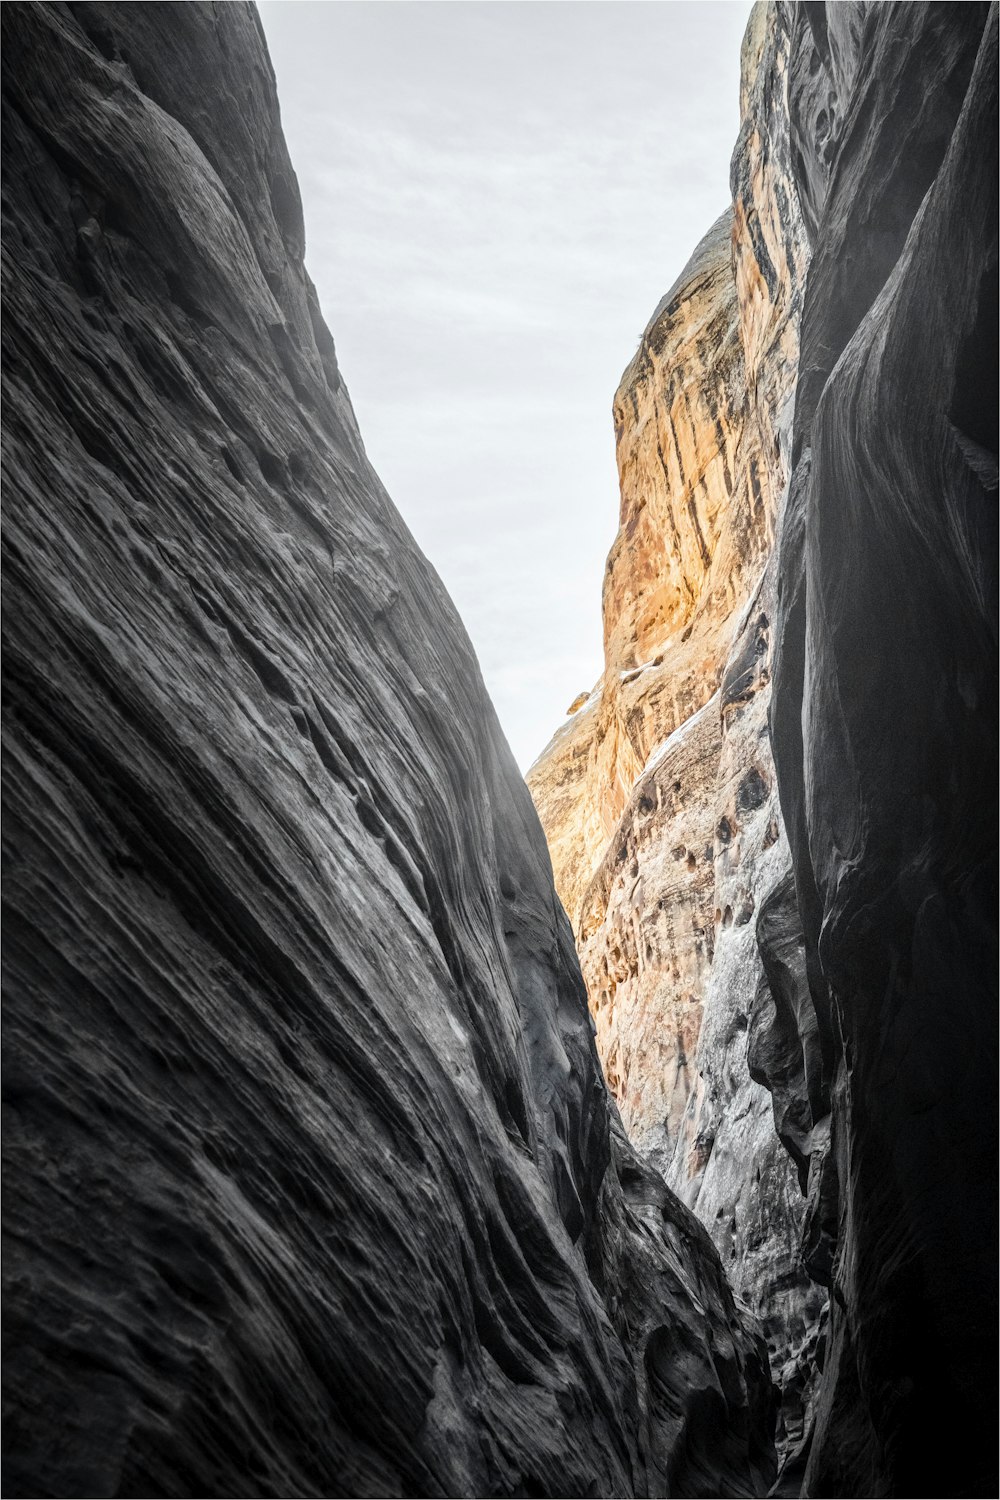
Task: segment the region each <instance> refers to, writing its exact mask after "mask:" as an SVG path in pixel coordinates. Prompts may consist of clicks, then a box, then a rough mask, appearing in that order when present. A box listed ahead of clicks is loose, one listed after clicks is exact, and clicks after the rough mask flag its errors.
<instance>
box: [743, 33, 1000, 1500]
mask: <svg viewBox="0 0 1000 1500" xmlns="http://www.w3.org/2000/svg"><path fill="white" fill-rule="evenodd" d="M790 76H791V84H790V90H789V96H790V100H791V124H792V134H793V139H794V140H795V141H796V143H797V145H796V179H797V183H798V186H799V192H800V199H801V200H802V201H803V202H808V204H809V205H810V208H809V214H808V220H809V224H810V235H811V239H812V244H813V255H812V264H811V267H810V271H809V279H808V284H807V290H806V297H805V305H804V311H803V318H802V353H801V369H800V374H799V379H798V384H797V389H796V405H795V423H794V448H795V455H796V459H797V465H796V469H795V473H794V476H793V479H792V484H791V489H790V493H789V498H788V503H787V507H786V510H785V515H784V519H783V523H782V538H781V546H780V555H779V568H778V582H777V597H778V610H777V617H776V640H777V649H776V660H775V671H774V684H775V685H774V696H773V698H772V704H771V728H772V737H773V745H774V758H775V762H776V765H777V771H778V779H779V785H780V793H781V805H782V809H783V811H784V814H785V822H786V826H787V828H788V836H789V841H790V844H791V849H792V855H793V864H794V886H793V887H792V886H789V884H788V883H787V882H785V884H784V885H783V886H782V887H781V888H777V889H776V890H775V891H774V893H772V895H770V896H769V897H768V900H767V902H766V904H765V906H764V908H763V909H762V911H761V914H760V918H759V923H758V936H759V940H760V945H761V951H762V954H763V957H764V961H765V965H766V968H767V971H768V976H769V979H770V980H771V985H770V990H771V997H772V999H771V1006H772V1014H773V1016H774V1017H775V1019H776V1024H775V1025H773V1026H770V1025H765V1026H764V1027H763V1028H762V1031H761V1034H760V1036H759V1038H758V1045H757V1047H756V1050H755V1067H756V1071H757V1072H758V1074H759V1076H761V1077H762V1078H767V1079H768V1080H769V1081H770V1084H771V1087H772V1088H773V1089H774V1096H775V1115H776V1119H777V1121H778V1124H779V1129H780V1130H781V1132H782V1137H783V1139H784V1140H785V1141H786V1143H787V1145H788V1147H789V1149H790V1151H791V1152H792V1153H793V1154H794V1156H795V1157H796V1159H797V1160H798V1161H799V1163H800V1165H801V1166H802V1168H803V1170H804V1172H805V1174H806V1176H807V1182H808V1189H809V1208H808V1214H807V1219H806V1236H805V1250H806V1254H807V1257H808V1260H809V1263H810V1266H811V1269H812V1270H813V1273H814V1274H815V1275H816V1276H817V1277H818V1278H819V1279H821V1280H823V1281H826V1282H827V1283H828V1284H829V1285H830V1287H831V1314H830V1333H829V1343H828V1348H827V1352H826V1357H825V1367H824V1372H823V1380H822V1386H821V1394H820V1400H819V1405H818V1411H817V1418H816V1424H815V1433H814V1436H813V1439H812V1446H811V1452H808V1450H807V1447H805V1446H804V1447H803V1451H802V1454H801V1455H800V1469H802V1468H804V1490H803V1493H805V1494H809V1495H921V1496H924V1495H953V1496H970V1495H976V1496H987V1495H994V1494H995V1493H996V1484H997V1474H996V1445H995V1442H994V1438H993V1429H994V1427H995V1415H996V1344H995V1324H996V1164H995V1120H996V1073H997V1070H996V977H997V975H996V758H997V714H996V682H997V652H996V605H997V593H996V583H997V572H996V563H997V536H996V507H997V399H996V389H997V387H996V372H997V358H996V332H997V313H996V287H997V192H996V189H997V183H996V132H997V20H996V8H995V7H993V8H992V10H991V11H989V12H987V9H986V7H985V6H984V5H972V4H970V5H961V6H956V5H945V4H932V5H914V6H910V5H875V6H870V7H866V6H844V5H826V6H823V5H816V6H807V7H805V6H803V7H800V8H799V15H798V21H797V32H796V38H795V45H794V47H793V53H792V58H791V75H790ZM793 896H794V899H793ZM957 1433H960V1434H961V1438H960V1440H959V1441H957V1442H955V1441H952V1440H951V1435H954V1434H957ZM946 1434H948V1435H949V1436H947V1437H946V1436H945V1435H946ZM785 1492H787V1493H794V1492H795V1491H794V1490H786V1491H785Z"/></svg>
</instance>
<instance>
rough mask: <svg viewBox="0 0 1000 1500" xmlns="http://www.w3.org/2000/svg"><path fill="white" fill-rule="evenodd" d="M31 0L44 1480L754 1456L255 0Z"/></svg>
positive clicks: (590, 1490) (42, 1485)
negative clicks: (308, 256)
mask: <svg viewBox="0 0 1000 1500" xmlns="http://www.w3.org/2000/svg"><path fill="white" fill-rule="evenodd" d="M2 22H3V66H4V79H3V126H4V131H5V141H4V236H3V255H4V262H3V278H4V280H3V286H4V298H5V316H4V325H3V355H4V433H3V439H4V450H3V465H4V467H3V477H4V492H3V498H4V538H3V541H4V575H5V580H4V581H5V586H4V595H3V606H4V655H3V671H4V691H5V706H4V721H3V733H4V769H3V776H4V823H3V847H4V861H5V884H4V899H5V912H4V939H5V941H4V964H5V980H4V982H5V994H6V1000H5V1022H6V1026H5V1053H4V1065H5V1091H4V1139H3V1145H4V1188H5V1220H4V1228H5V1234H6V1237H7V1246H6V1251H5V1256H4V1264H3V1270H4V1285H5V1313H6V1328H5V1334H6V1339H7V1353H6V1355H5V1480H4V1485H5V1493H6V1494H8V1495H10V1496H15V1495H23V1496H28V1495H31V1496H37V1495H42V1494H45V1495H81V1496H84V1495H86V1496H99V1495H123V1496H130V1495H131V1496H134V1495H223V1494H226V1495H234V1494H238V1495H282V1496H289V1495H314V1496H321V1495H348V1494H350V1495H393V1494H454V1495H468V1494H477V1495H487V1494H497V1495H511V1496H514V1495H546V1494H547V1495H602V1496H603V1495H632V1494H664V1493H673V1494H679V1495H720V1494H733V1495H737V1494H745V1495H750V1494H758V1493H760V1492H761V1490H762V1489H763V1488H765V1487H766V1485H767V1483H768V1482H769V1480H770V1477H771V1475H772V1473H773V1452H772V1449H771V1445H770V1437H769V1424H770V1420H771V1414H770V1402H771V1392H770V1386H769V1384H768V1381H767V1375H766V1359H765V1354H764V1350H763V1345H762V1343H761V1341H760V1339H759V1337H758V1335H757V1334H756V1332H755V1330H754V1328H753V1326H752V1323H751V1321H750V1319H749V1318H748V1317H747V1316H746V1315H745V1314H744V1313H743V1312H741V1311H739V1310H738V1309H737V1308H736V1306H735V1305H734V1302H733V1299H732V1296H731V1294H730V1291H729V1288H728V1286H727V1284H726V1281H725V1278H724V1275H723V1273H722V1270H721V1268H720V1264H719V1260H718V1257H717V1255H716V1253H715V1251H714V1249H713V1248H712V1246H711V1243H710V1241H709V1239H708V1236H707V1235H706V1233H705V1232H704V1230H703V1229H702V1228H701V1226H700V1225H699V1224H698V1223H697V1221H696V1220H695V1219H694V1218H693V1216H692V1215H690V1214H689V1213H688V1212H687V1210H686V1209H684V1208H683V1207H682V1206H681V1205H680V1204H679V1202H678V1201H677V1200H676V1199H675V1198H674V1197H673V1196H672V1195H671V1194H670V1193H669V1192H668V1191H667V1189H666V1188H665V1187H664V1186H663V1184H662V1181H661V1180H660V1179H659V1178H658V1177H657V1176H656V1175H655V1174H653V1173H651V1172H650V1171H649V1170H648V1169H646V1168H645V1167H644V1166H643V1165H642V1164H641V1163H640V1162H639V1161H638V1160H637V1159H636V1158H635V1156H634V1154H633V1153H632V1151H631V1149H630V1148H629V1146H628V1144H627V1142H626V1141H625V1139H624V1136H623V1134H622V1132H621V1128H620V1125H619V1124H618V1121H617V1116H616V1112H615V1110H614V1107H613V1105H612V1104H611V1103H610V1101H609V1098H608V1094H607V1091H606V1088H605V1085H604V1082H603V1079H602V1077H601V1073H600V1069H599V1066H598V1063H597V1058H596V1054H595V1050H594V1043H593V1038H592V1032H591V1026H590V1022H589V1018H588V1015H587V1009H586V1003H585V997H584V993H583V987H582V983H581V980H580V975H579V970H578V967H577V961H576V957H575V954H574V952H573V944H572V939H571V935H570V930H569V926H568V924H567V922H566V920H565V917H564V916H563V914H562V911H561V909H560V907H559V905H558V902H557V901H556V899H555V896H554V892H553V887H552V880H551V873H550V868H549V861H548V857H547V853H546V849H545V844H544V840H543V837H542V834H541V830H540V828H539V825H538V821H537V818H536V816H535V813H534V810H533V808H532V805H531V802H530V799H529V796H528V794H527V791H526V789H525V787H524V785H523V783H522V781H521V779H520V777H519V775H518V774H517V770H516V767H515V765H514V763H513V760H512V758H511V756H510V754H509V752H508V750H507V748H506V746H505V744H504V742H503V738H502V736H501V734H500V731H499V729H498V726H497V723H496V720H495V717H494V715H493V712H492V710H491V708H490V705H489V703H488V700H487V698H486V694H485V692H484V689H483V686H482V683H481V680H480V676H479V672H478V669H477V667H476V663H475V659H474V656H473V653H472V650H471V648H470V646H469V643H468V641H467V639H466V636H465V634H464V631H463V630H462V627H461V625H460V623H459V621H458V619H457V618H456V615H455V612H454V610H453V608H452V606H451V604H450V602H449V600H448V599H447V597H446V595H445V593H444V591H443V589H442V587H441V585H440V583H439V581H438V579H437V578H436V576H435V574H434V572H433V570H432V569H431V568H430V567H429V565H428V564H427V562H426V561H425V560H424V558H423V557H422V556H421V555H420V553H419V552H418V551H417V549H416V547H415V546H414V544H413V542H412V539H411V538H410V536H409V534H408V533H407V531H406V528H405V527H404V525H403V524H402V522H401V520H400V518H399V517H398V515H397V514H396V512H395V510H394V509H393V507H392V505H391V504H390V502H389V500H388V499H387V497H386V495H385V493H384V491H383V490H382V488H381V486H380V484H379V482H378V479H377V478H376V476H375V474H374V473H373V471H372V469H371V467H370V466H369V464H368V462H367V460H366V458H365V454H364V450H363V447H362V444H361V441H360V438H359V436H358V432H357V428H356V425H355V422H354V418H353V414H352V412H351V407H350V402H349V399H348V396H347V393H346V390H345V388H344V386H343V384H342V383H341V380H340V376H339V373H338V370H337V363H336V357H335V354H334V348H333V343H332V340H331V338H330V335H329V333H328V332H327V330H326V328H325V326H324V324H323V322H322V319H321V317H320V315H319V311H318V305H317V300H316V295H315V292H314V290H313V288H312V286H311V283H310V282H309V279H308V276H307V275H306V273H305V270H304V266H303V259H302V257H303V229H302V215H301V209H300V204H299V199H298V193H297V188H296V183H295V177H294V173H293V172H292V169H291V166H290V164H289V161H288V157H287V153H286V150H285V146H284V143H283V140H282V136H281V131H280V125H279V118H278V109H277V101H276V97H275V90H274V80H273V76H272V73H271V69H270V66H269V63H268V60H267V56H266V51H265V47H264V43H263V39H262V34H261V29H260V25H259V21H258V20H257V17H256V15H255V13H254V11H253V10H252V8H247V7H243V6H241V5H225V6H218V7H216V6H210V5H203V4H197V5H179V6H174V5H155V6H153V5H150V6H146V5H141V6H140V5H136V6H132V5H105V4H92V5H86V6H83V5H79V6H78V5H71V6H66V5H45V6H41V5H39V6H32V5H24V6H22V5H18V4H8V5H6V6H4V7H3V11H2Z"/></svg>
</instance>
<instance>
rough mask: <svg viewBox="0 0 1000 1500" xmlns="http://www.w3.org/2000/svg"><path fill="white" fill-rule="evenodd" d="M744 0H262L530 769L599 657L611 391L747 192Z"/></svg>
mask: <svg viewBox="0 0 1000 1500" xmlns="http://www.w3.org/2000/svg"><path fill="white" fill-rule="evenodd" d="M749 10H750V6H749V3H748V0H735V3H727V0H700V3H697V0H695V3H683V0H659V3H657V0H651V3H644V0H609V3H600V0H590V3H575V0H550V3H539V0H528V3H517V0H500V3H484V0H483V3H469V0H445V3H440V0H435V3H425V0H402V3H400V0H335V3H322V0H312V3H308V0H263V3H262V4H261V5H260V11H261V16H262V18H263V22H264V29H265V31H266V33H267V38H268V43H269V46H270V50H271V57H272V60H273V63H274V69H275V72H276V74H277V79H278V94H279V98H280V101H281V114H282V121H283V123H284V128H285V135H286V138H287V140H288V145H289V150H290V151H291V155H292V161H293V163H294V165H295V168H296V170H297V172H298V178H299V186H300V188H301V191H302V199H303V204H304V208H305V220H306V239H307V245H306V260H307V264H308V267H309V271H310V273H311V275H312V278H313V280H314V281H315V283H316V286H317V290H318V292H319V297H320V302H321V304H322V307H323V312H324V315H325V317H326V321H327V323H328V324H329V325H330V329H331V331H332V333H333V336H334V339H335V341H336V345H337V353H338V358H339V362H340V367H341V370H342V372H343V374H344V378H345V380H346V382H347V386H348V389H349V390H350V392H351V398H352V400H353V402H354V407H355V410H356V411H357V414H358V421H359V423H360V426H361V433H362V437H363V438H364V442H365V446H366V448H367V450H368V454H369V457H370V458H371V460H372V462H373V463H374V465H375V467H376V469H377V470H378V472H379V474H380V476H381V478H382V480H383V482H384V483H385V485H386V487H387V489H388V490H389V493H390V494H391V495H392V497H393V499H394V500H395V502H396V504H397V506H398V507H399V509H400V511H401V512H402V513H403V515H404V517H405V518H406V521H407V523H408V524H409V526H410V527H411V529H412V531H413V532H414V535H415V536H416V538H417V541H418V542H419V543H420V545H421V546H422V547H423V549H424V551H425V552H426V553H427V555H428V557H429V558H430V559H431V561H432V562H433V563H434V565H435V567H436V568H437V570H438V572H439V573H440V574H441V577H442V578H443V580H444V582H445V585H446V586H447V588H448V590H449V592H450V593H451V595H452V598H453V599H454V600H455V603H456V605H457V606H458V609H459V610H460V612H461V614H462V617H463V619H464V621H465V624H466V627H467V629H468V631H469V634H470V635H471V637H472V641H473V644H474V645H475V648H476V652H477V654H478V657H479V661H480V664H481V666H482V669H483V675H484V677H485V679H486V684H487V686H488V688H489V690H490V692H491V694H492V697H493V701H494V703H495V704H496V707H497V711H498V713H499V715H500V719H501V722H502V724H503V726H504V729H505V730H506V733H507V737H508V739H509V741H510V744H511V747H512V749H513V750H514V753H515V755H516V757H517V759H518V762H519V764H520V765H521V767H522V769H526V768H527V767H528V765H529V764H530V763H531V761H532V760H533V759H534V758H535V756H536V755H537V754H538V753H539V751H540V750H541V749H542V748H543V747H544V745H545V743H546V742H547V740H548V739H549V738H550V736H551V734H552V733H553V731H554V730H555V729H556V727H557V726H558V725H559V724H560V723H561V721H562V719H563V717H564V715H565V710H566V707H567V706H568V704H569V703H570V701H571V699H573V698H574V697H575V696H576V694H577V693H578V692H580V691H581V690H583V689H589V688H590V687H591V686H592V685H593V683H594V681H595V680H596V678H597V677H598V675H599V673H600V670H601V665H602V649H601V580H602V578H603V573H604V560H605V557H606V555H607V552H608V549H609V547H610V545H611V543H612V541H613V539H614V535H615V531H616V529H617V524H618V483H617V476H616V472H615V463H614V433H613V428H612V421H611V404H612V398H613V396H614V392H615V388H616V386H617V384H618V380H619V377H620V376H621V373H622V371H623V369H624V368H625V366H626V365H627V363H628V361H629V360H630V359H631V357H632V354H633V353H634V351H635V348H636V344H637V342H638V339H639V336H640V334H641V332H642V330H643V328H644V326H645V324H646V322H647V321H648V319H649V317H650V316H651V314H652V312H653V309H654V308H655V306H656V303H657V301H658V300H659V298H660V297H661V295H662V294H663V292H664V291H666V289H667V288H668V287H669V285H670V283H671V282H672V281H673V280H674V278H675V277H676V275H677V274H678V272H679V271H680V270H681V268H682V267H683V265H684V262H685V261H686V260H687V258H688V256H689V254H690V253H691V251H692V250H693V249H694V247H695V245H696V244H697V242H698V240H699V239H700V238H701V236H702V235H703V234H704V232H705V230H706V229H708V227H709V226H710V224H711V223H712V221H713V220H714V219H715V218H716V217H717V216H718V214H719V213H721V212H722V209H723V208H724V206H725V204H726V203H727V202H728V200H729V189H728V182H729V158H730V155H731V153H732V149H733V145H734V143H735V140H736V133H737V129H738V110H739V52H740V41H741V39H742V35H743V30H744V27H745V25H746V20H747V17H748V15H749Z"/></svg>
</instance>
